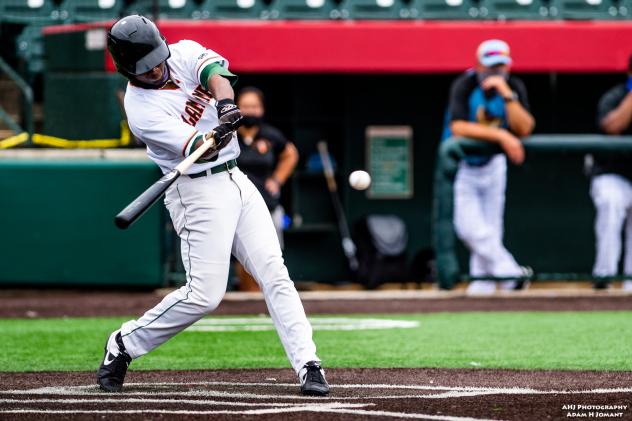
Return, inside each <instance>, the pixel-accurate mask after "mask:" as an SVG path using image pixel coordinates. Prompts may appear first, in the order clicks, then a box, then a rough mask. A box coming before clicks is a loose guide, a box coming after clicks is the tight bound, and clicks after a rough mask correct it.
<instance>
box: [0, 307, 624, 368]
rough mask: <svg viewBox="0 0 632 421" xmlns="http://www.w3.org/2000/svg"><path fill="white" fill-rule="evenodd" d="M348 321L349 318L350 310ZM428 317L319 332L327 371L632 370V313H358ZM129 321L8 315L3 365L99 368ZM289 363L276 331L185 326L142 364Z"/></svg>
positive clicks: (2, 328) (0, 324)
mask: <svg viewBox="0 0 632 421" xmlns="http://www.w3.org/2000/svg"><path fill="white" fill-rule="evenodd" d="M345 317H346V316H345ZM355 317H377V318H388V319H401V320H418V321H419V322H420V323H421V324H420V326H419V327H418V328H413V329H393V330H356V331H317V332H315V333H314V338H315V340H316V343H317V345H318V354H319V356H320V357H321V358H322V359H323V363H324V364H325V366H326V367H331V368H334V367H367V368H368V367H446V368H448V367H449V368H456V367H466V368H472V367H480V368H511V369H562V370H589V369H592V370H632V312H559V313H557V312H555V313H554V312H524V313H523V312H515V313H513V312H512V313H492V312H488V313H436V314H403V315H402V314H389V315H356V316H355ZM125 320H126V319H124V318H63V319H37V320H15V319H13V320H7V319H4V320H0V332H1V333H2V335H1V336H0V338H1V339H0V340H1V341H2V343H1V345H0V371H48V370H96V368H97V366H98V364H99V362H100V359H101V356H102V346H103V343H104V342H105V339H106V337H107V335H108V334H109V332H111V331H112V330H114V329H116V328H118V327H119V326H120V324H121V322H123V321H125ZM288 366H289V364H288V362H287V359H286V357H285V354H284V352H283V349H282V348H281V345H280V342H279V340H278V338H277V336H276V333H275V332H273V331H272V332H271V331H267V332H221V333H218V332H204V333H200V332H184V333H181V334H180V335H178V336H176V337H175V338H174V339H172V340H171V341H169V342H168V343H166V344H164V345H163V346H161V347H159V348H158V349H156V350H155V351H154V352H152V353H150V354H148V355H146V356H144V357H142V358H140V359H138V360H137V361H135V362H134V363H133V365H132V369H135V370H152V369H162V370H165V369H210V368H274V367H288Z"/></svg>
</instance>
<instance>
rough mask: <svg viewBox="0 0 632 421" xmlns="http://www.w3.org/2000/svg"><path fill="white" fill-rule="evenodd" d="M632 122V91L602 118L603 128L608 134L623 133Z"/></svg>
mask: <svg viewBox="0 0 632 421" xmlns="http://www.w3.org/2000/svg"><path fill="white" fill-rule="evenodd" d="M631 122H632V93H629V94H628V95H627V96H626V97H625V98H624V99H623V101H621V104H619V106H618V107H617V108H615V109H614V110H612V111H610V112H609V113H608V114H606V116H605V117H604V118H603V119H602V120H601V128H602V129H603V131H604V132H606V133H608V134H615V135H616V134H621V133H622V132H623V131H624V130H625V129H627V128H628V127H629V126H630V123H631Z"/></svg>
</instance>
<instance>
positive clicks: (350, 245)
mask: <svg viewBox="0 0 632 421" xmlns="http://www.w3.org/2000/svg"><path fill="white" fill-rule="evenodd" d="M317 147H318V152H319V154H320V160H321V162H322V163H323V173H324V174H325V179H326V180H327V189H328V190H329V193H330V195H331V202H332V203H333V205H334V212H335V213H336V219H338V230H339V231H340V237H342V250H343V251H344V253H345V256H346V257H347V261H348V262H349V269H351V271H352V272H356V271H357V270H358V267H359V264H358V258H357V257H356V250H357V249H356V245H355V243H354V242H353V240H352V239H351V234H350V232H349V225H348V224H347V218H346V217H345V212H344V210H343V209H342V203H341V202H340V197H339V196H338V185H337V184H336V178H335V177H334V167H333V165H332V163H331V159H330V158H329V151H328V148H327V142H325V141H320V142H318V145H317Z"/></svg>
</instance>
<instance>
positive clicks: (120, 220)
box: [114, 170, 180, 229]
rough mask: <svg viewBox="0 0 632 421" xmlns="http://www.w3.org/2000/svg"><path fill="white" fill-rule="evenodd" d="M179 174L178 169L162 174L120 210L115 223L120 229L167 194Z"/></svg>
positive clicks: (125, 227) (127, 225)
mask: <svg viewBox="0 0 632 421" xmlns="http://www.w3.org/2000/svg"><path fill="white" fill-rule="evenodd" d="M179 176H180V172H179V171H178V170H173V171H171V172H169V173H167V174H165V175H164V176H162V177H161V178H160V180H158V181H156V182H155V183H154V184H152V185H151V186H149V188H148V189H147V190H145V191H144V192H143V193H141V194H140V196H138V197H137V198H136V199H135V200H134V201H133V202H132V203H130V204H129V205H127V206H126V207H125V209H123V210H122V211H120V212H119V214H118V215H116V217H115V218H114V224H116V226H117V227H119V228H120V229H127V227H129V226H130V225H132V224H133V223H134V221H136V220H137V219H138V218H140V217H141V216H142V215H143V214H144V213H145V212H147V210H148V209H149V208H150V207H151V206H152V205H153V204H154V203H156V202H157V201H158V200H159V199H160V198H161V197H162V195H163V194H165V192H166V191H167V189H168V188H169V187H170V186H171V185H172V184H173V183H174V182H175V181H176V180H177V178H178V177H179Z"/></svg>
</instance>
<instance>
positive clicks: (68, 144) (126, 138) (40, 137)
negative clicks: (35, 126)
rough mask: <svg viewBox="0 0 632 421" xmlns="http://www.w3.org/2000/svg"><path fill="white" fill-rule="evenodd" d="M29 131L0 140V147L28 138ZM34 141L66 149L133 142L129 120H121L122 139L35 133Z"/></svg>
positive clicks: (104, 146)
mask: <svg viewBox="0 0 632 421" xmlns="http://www.w3.org/2000/svg"><path fill="white" fill-rule="evenodd" d="M28 137H29V136H28V133H20V134H18V135H16V136H12V137H9V138H7V139H4V140H0V149H7V148H12V147H14V146H17V145H20V144H22V143H24V142H26V141H27V140H28ZM32 139H33V143H34V144H36V145H40V146H51V147H54V148H64V149H105V148H118V147H120V146H127V145H129V144H130V142H131V136H130V132H129V128H128V127H127V121H125V120H123V121H121V138H120V139H93V140H69V139H62V138H60V137H55V136H48V135H44V134H40V133H33V138H32Z"/></svg>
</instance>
